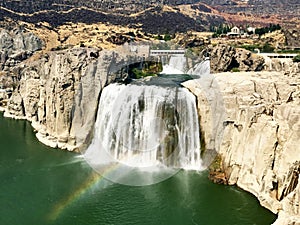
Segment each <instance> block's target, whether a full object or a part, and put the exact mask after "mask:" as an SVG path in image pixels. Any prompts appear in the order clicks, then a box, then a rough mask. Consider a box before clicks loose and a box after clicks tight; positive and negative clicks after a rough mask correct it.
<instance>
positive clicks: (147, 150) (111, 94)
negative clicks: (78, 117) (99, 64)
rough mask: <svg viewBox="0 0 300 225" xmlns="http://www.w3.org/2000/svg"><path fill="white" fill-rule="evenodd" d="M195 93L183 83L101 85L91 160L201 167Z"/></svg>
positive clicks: (143, 164) (154, 165)
mask: <svg viewBox="0 0 300 225" xmlns="http://www.w3.org/2000/svg"><path fill="white" fill-rule="evenodd" d="M200 147H201V146H200V134H199V124H198V115H197V109H196V103H195V96H194V95H193V94H192V93H190V92H189V91H188V90H187V89H185V88H182V87H160V86H156V85H135V84H130V85H124V84H111V85H109V86H107V87H105V88H104V90H103V92H102V95H101V99H100V103H99V109H98V115H97V121H96V123H95V133H94V139H93V141H92V143H91V145H90V146H89V148H88V149H87V151H86V153H85V157H86V159H87V160H88V161H89V162H90V163H91V164H93V165H94V166H97V165H101V164H111V163H119V164H123V165H125V166H127V167H135V168H136V167H138V168H141V169H145V167H146V168H154V167H157V168H158V167H161V166H167V167H172V168H186V169H194V170H200V169H201V156H200Z"/></svg>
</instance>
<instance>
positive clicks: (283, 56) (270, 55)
mask: <svg viewBox="0 0 300 225" xmlns="http://www.w3.org/2000/svg"><path fill="white" fill-rule="evenodd" d="M258 54H259V55H261V56H263V57H268V58H271V59H273V58H278V59H292V58H294V57H295V56H296V55H297V54H281V53H258Z"/></svg>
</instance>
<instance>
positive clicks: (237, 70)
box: [231, 67, 240, 72]
mask: <svg viewBox="0 0 300 225" xmlns="http://www.w3.org/2000/svg"><path fill="white" fill-rule="evenodd" d="M231 72H240V69H239V68H237V67H234V68H232V70H231Z"/></svg>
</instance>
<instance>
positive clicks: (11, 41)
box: [0, 28, 43, 71]
mask: <svg viewBox="0 0 300 225" xmlns="http://www.w3.org/2000/svg"><path fill="white" fill-rule="evenodd" d="M42 47H43V41H42V40H41V39H40V38H39V37H37V36H35V35H34V34H33V33H30V32H25V31H24V30H23V29H21V28H15V29H13V30H5V29H2V30H1V31H0V60H1V61H0V69H1V70H5V71H6V70H9V69H10V68H11V67H13V66H15V65H16V64H18V63H20V62H21V61H23V60H25V59H27V58H28V57H29V56H31V55H32V54H33V53H34V52H35V51H37V50H40V49H42Z"/></svg>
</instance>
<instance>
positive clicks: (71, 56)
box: [4, 48, 124, 150]
mask: <svg viewBox="0 0 300 225" xmlns="http://www.w3.org/2000/svg"><path fill="white" fill-rule="evenodd" d="M123 64H124V58H123V57H122V56H120V55H118V54H116V53H115V52H113V51H101V52H99V50H98V49H93V48H73V49H70V50H65V51H58V52H49V53H48V54H46V55H44V56H42V58H41V59H39V60H37V61H35V62H30V63H27V64H26V66H24V67H23V69H22V70H20V72H19V73H20V74H19V76H20V77H21V79H20V81H19V85H18V87H17V88H16V89H15V90H14V92H13V93H12V97H11V98H10V99H9V101H8V103H7V107H6V110H5V113H4V116H7V117H13V118H22V119H27V120H28V121H31V123H32V126H33V127H34V128H35V130H36V132H37V137H38V139H39V140H40V141H41V142H43V143H45V144H46V145H49V146H51V147H58V148H62V149H68V150H74V149H75V150H76V149H77V150H78V148H79V147H81V146H82V145H83V144H84V143H85V142H86V141H87V139H88V136H89V134H90V133H91V130H92V128H93V125H94V121H95V115H96V112H97V107H98V100H99V97H100V93H101V90H102V89H103V87H104V86H105V85H107V84H109V83H110V82H112V81H116V80H117V79H119V78H121V77H122V76H123V74H122V73H117V71H118V70H119V68H120V67H122V66H123Z"/></svg>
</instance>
